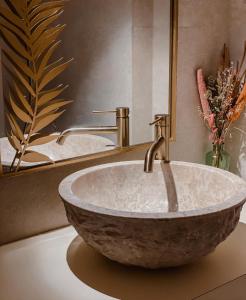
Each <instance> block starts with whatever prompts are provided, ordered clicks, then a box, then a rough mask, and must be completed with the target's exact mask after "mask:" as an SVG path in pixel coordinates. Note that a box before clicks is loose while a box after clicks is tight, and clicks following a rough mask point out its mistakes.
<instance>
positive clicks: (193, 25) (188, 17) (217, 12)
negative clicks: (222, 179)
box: [171, 0, 230, 163]
mask: <svg viewBox="0 0 246 300" xmlns="http://www.w3.org/2000/svg"><path fill="white" fill-rule="evenodd" d="M229 5H230V2H229V0H206V1H204V0H180V1H179V40H178V78H177V137H176V142H175V143H173V144H172V145H171V150H172V151H171V155H172V159H175V160H184V161H191V162H198V163H202V162H204V153H205V152H206V150H207V148H208V141H207V139H208V133H207V131H206V129H205V127H204V125H203V122H202V120H201V119H200V116H199V114H198V103H199V98H198V92H197V88H196V76H195V70H196V69H197V68H198V67H200V66H202V67H203V68H204V69H205V70H206V73H207V74H209V73H211V72H214V71H215V70H216V67H217V63H218V59H219V54H220V51H221V49H222V47H223V44H224V43H225V42H226V43H228V41H229V27H228V26H229V24H228V13H229Z"/></svg>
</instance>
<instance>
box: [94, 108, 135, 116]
mask: <svg viewBox="0 0 246 300" xmlns="http://www.w3.org/2000/svg"><path fill="white" fill-rule="evenodd" d="M129 112H130V110H129V107H117V108H116V109H115V110H94V111H93V112H92V113H93V114H107V113H115V114H116V117H117V118H128V117H129Z"/></svg>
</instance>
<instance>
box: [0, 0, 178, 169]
mask: <svg viewBox="0 0 246 300" xmlns="http://www.w3.org/2000/svg"><path fill="white" fill-rule="evenodd" d="M25 2H26V1H24V0H20V1H19V2H18V3H16V4H14V5H12V6H11V5H10V4H9V2H8V1H5V3H4V5H3V7H2V8H1V18H2V24H1V33H2V38H3V39H2V52H3V53H2V54H3V55H2V63H3V64H4V65H5V66H6V67H4V68H3V69H2V73H3V87H2V90H3V94H4V97H3V98H4V100H3V101H1V106H0V113H1V114H0V121H1V122H0V132H1V157H2V164H3V166H4V170H5V171H7V172H8V171H13V172H16V171H21V170H22V169H25V168H29V167H33V166H39V165H42V164H44V163H45V164H46V163H58V162H60V161H62V160H64V159H72V158H74V157H80V156H84V155H87V154H92V153H97V152H101V151H107V150H112V149H114V148H115V147H118V146H128V144H130V145H134V144H138V143H144V142H149V141H151V140H152V139H153V131H154V130H153V128H151V127H150V126H149V122H151V121H152V120H153V117H154V115H155V114H160V113H162V114H163V113H164V114H170V113H171V111H170V107H171V106H170V102H171V100H170V99H171V98H172V95H171V90H170V89H169V87H170V83H171V76H172V72H171V66H172V61H171V60H170V58H172V54H173V52H172V50H173V48H172V46H173V45H172V40H173V27H172V26H171V24H172V22H173V7H174V4H175V2H176V1H171V0H142V1H137V0H132V1H130V0H129V1H125V0H106V1H100V0H93V1H92V0H73V1H71V2H69V3H66V5H65V6H64V5H63V3H62V4H61V3H60V4H59V5H58V6H57V5H56V4H54V3H53V4H52V1H51V2H50V3H48V4H47V3H45V1H41V4H36V3H35V1H32V2H30V3H29V4H28V5H29V7H27V8H25V5H24V3H25ZM60 2H62V1H60ZM42 5H43V6H42ZM44 5H46V6H44ZM13 6H15V7H13ZM63 6H64V7H63ZM6 10H8V11H9V12H11V18H10V17H9V12H8V14H7V13H6ZM63 10H64V12H63ZM44 12H45V13H44ZM25 13H26V14H27V13H29V15H28V18H29V19H30V20H31V23H32V24H31V25H32V27H31V32H32V38H33V40H32V41H31V42H32V46H33V44H34V45H35V49H34V52H35V51H36V53H38V51H40V54H37V55H36V58H35V59H36V61H37V66H38V67H37V68H38V69H41V63H42V62H43V63H44V61H45V63H46V64H47V65H46V66H43V70H41V71H43V73H42V74H41V75H40V78H39V79H38V80H36V78H35V76H31V75H30V70H31V71H34V69H35V66H34V63H35V62H36V61H34V63H32V62H31V61H30V59H31V58H29V56H30V55H29V54H30V53H29V52H30V49H29V44H28V42H29V41H27V39H28V36H26V35H25V30H26V29H25V28H24V27H23V26H24V25H23V24H22V19H23V18H25V17H26V15H25ZM44 20H46V21H44ZM47 20H48V22H47ZM45 22H46V24H45ZM57 24H66V27H65V28H63V25H57ZM44 25H46V26H44ZM42 26H43V27H42ZM54 26H57V27H54ZM55 28H57V35H58V33H60V32H58V31H61V35H60V36H59V37H56V34H55V33H54V32H55V30H56V29H55ZM49 30H50V31H49ZM52 30H53V31H52ZM47 31H49V34H50V33H51V35H52V34H53V36H52V38H50V35H47V34H46V33H47ZM35 34H36V36H34V35H35ZM42 34H43V35H44V34H46V36H45V35H44V37H43V36H42ZM33 36H34V37H33ZM16 38H17V41H15V40H16ZM35 38H36V40H35ZM13 39H14V42H13ZM59 39H61V41H62V43H61V44H59V45H56V44H55V46H54V40H59ZM45 44H46V46H45ZM6 47H7V48H8V49H7V50H6ZM42 47H43V48H44V49H43V48H42ZM53 47H54V48H55V49H53ZM9 49H10V50H9ZM40 49H42V51H41V50H40ZM50 49H53V50H54V51H53V50H50ZM6 51H7V53H6ZM8 51H9V52H8ZM49 51H50V53H49ZM45 55H47V57H46V58H45ZM49 56H50V57H51V58H50V57H49ZM61 57H64V58H65V60H63V61H62V60H61V59H60V58H61ZM71 57H72V58H73V59H74V60H73V61H69V59H70V58H71ZM48 58H49V60H50V62H49V63H48ZM25 65H26V66H28V67H29V71H28V70H26V67H25ZM2 66H3V65H2ZM13 66H14V69H13ZM16 69H17V71H16ZM17 72H18V73H17ZM13 73H14V74H13ZM20 73H21V74H20ZM21 75H22V77H20V76H21ZM58 75H59V76H58ZM13 76H14V78H16V77H17V79H16V80H17V82H18V83H20V85H19V90H18V89H16V87H15V86H13ZM45 76H46V77H45ZM23 78H24V79H23ZM35 80H36V81H37V82H38V84H39V85H41V86H42V88H46V90H45V91H43V90H42V88H41V89H40V91H39V98H38V101H43V104H44V101H46V102H45V105H44V106H43V108H40V110H41V111H42V112H41V113H40V110H39V108H38V115H37V116H38V117H37V118H36V120H35V122H34V124H32V123H31V121H32V120H30V118H31V119H32V118H33V113H35V108H34V106H35V105H34V106H32V101H33V100H32V99H34V98H35V97H34V96H35V95H32V94H31V95H30V87H31V89H33V90H34V92H35V89H34V88H35V82H36V81H35ZM61 83H62V84H63V85H64V87H65V86H66V85H69V87H68V88H66V89H64V91H63V87H60V88H59V85H60V84H61ZM26 84H29V86H30V87H29V89H28V88H27V86H26ZM23 85H24V87H23ZM48 92H49V93H50V92H55V93H56V92H57V93H56V94H57V95H56V96H57V97H56V100H55V101H54V99H53V98H54V97H53V98H52V97H50V96H49V95H50V94H49V93H48ZM58 92H59V93H58ZM61 92H62V93H61ZM20 94H21V95H20ZM47 94H48V96H49V97H48V98H52V99H51V100H49V101H51V103H48V102H47V101H48V100H47V99H46V98H47V97H46V98H45V97H44V99H42V100H40V98H41V96H45V95H46V96H47ZM19 97H20V98H22V100H21V99H19ZM23 98H25V99H23ZM45 99H46V100H45ZM67 100H68V101H69V100H72V102H71V103H69V102H64V101H67ZM18 101H19V102H18ZM52 101H53V102H52ZM47 103H48V104H49V105H47ZM57 103H58V104H57ZM30 105H31V108H30V107H29V106H30ZM46 105H47V106H46ZM119 107H124V108H129V124H128V119H127V121H126V117H128V111H127V110H124V111H122V110H120V111H119V110H117V108H119ZM19 109H21V112H20V111H19ZM63 109H64V110H65V111H64V113H62V111H63ZM94 110H99V111H101V113H95V114H93V113H92V112H93V111H94ZM115 110H117V112H116V111H115ZM4 111H5V112H6V111H7V114H8V113H9V115H8V116H7V117H4ZM60 113H62V114H61V115H60ZM121 114H123V115H121ZM125 114H126V115H125ZM119 115H121V117H119ZM118 117H119V118H118ZM37 119H38V120H37ZM29 120H30V121H29ZM122 122H123V123H122ZM16 123H17V126H19V127H18V128H17V129H16ZM32 125H33V126H32ZM23 126H24V129H23ZM98 126H99V128H98ZM108 126H110V128H108ZM119 126H121V129H122V131H121V133H120V134H121V135H124V137H123V144H120V142H119V134H118V131H117V130H118V128H119ZM71 128H72V129H74V128H77V130H70V131H69V134H68V135H67V136H66V138H65V139H64V140H63V141H62V143H60V144H58V143H57V142H56V141H57V136H58V135H59V134H60V133H61V132H62V131H64V130H67V129H71ZM81 128H82V130H78V129H81ZM92 128H94V130H92ZM19 129H20V130H21V131H22V133H21V135H22V134H23V136H24V137H23V136H22V138H21V137H20V136H19V133H18V130H19ZM30 129H32V130H33V132H32V134H33V135H32V136H31V138H30V139H29V140H28V141H29V142H28V143H29V144H30V142H31V146H30V147H29V146H28V147H26V141H25V140H26V139H27V138H26V136H28V133H29V131H30ZM103 129H104V130H103ZM16 130H17V132H15V131H16ZM128 130H129V141H128V140H127V139H128V137H127V136H126V131H128ZM6 132H7V133H8V135H9V138H7V137H6V135H7V134H6ZM127 133H128V132H127ZM48 134H49V135H50V136H49V137H48V138H47V135H48ZM117 134H118V139H117V138H116V137H117ZM127 135H128V134H127ZM121 138H122V136H121ZM23 140H24V141H23ZM24 147H26V152H25V153H24V154H23V153H22V152H21V151H23V148H24ZM14 148H15V149H16V150H15V149H14ZM14 157H15V159H14ZM11 165H12V167H11ZM16 166H17V168H16Z"/></svg>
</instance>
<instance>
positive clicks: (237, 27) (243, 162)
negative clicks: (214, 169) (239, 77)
mask: <svg viewBox="0 0 246 300" xmlns="http://www.w3.org/2000/svg"><path fill="white" fill-rule="evenodd" d="M245 20H246V2H245V1H244V0H230V42H229V46H230V49H231V56H232V59H234V60H240V59H241V57H242V55H243V45H244V42H245V41H246V27H245ZM245 67H246V65H245ZM236 128H239V130H238V129H236ZM240 130H244V131H245V133H242V132H241V131H240ZM226 146H227V149H228V152H229V153H230V154H231V156H232V162H231V170H232V171H233V172H235V173H236V174H238V175H240V176H242V177H243V178H244V179H246V115H245V113H243V114H242V116H241V118H240V120H239V121H238V122H236V123H235V126H233V127H232V130H231V135H230V136H229V139H228V140H227V145H226Z"/></svg>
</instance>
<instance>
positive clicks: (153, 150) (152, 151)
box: [144, 136, 165, 173]
mask: <svg viewBox="0 0 246 300" xmlns="http://www.w3.org/2000/svg"><path fill="white" fill-rule="evenodd" d="M164 143H165V138H164V137H163V136H160V137H159V138H158V139H157V141H156V142H154V143H153V144H152V145H151V146H150V148H149V149H148V151H147V152H146V155H145V160H144V172H145V173H152V172H153V165H154V160H155V156H156V154H157V152H158V150H160V148H161V147H162V146H163V144H164Z"/></svg>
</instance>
